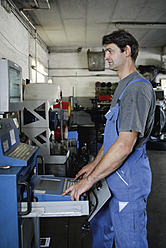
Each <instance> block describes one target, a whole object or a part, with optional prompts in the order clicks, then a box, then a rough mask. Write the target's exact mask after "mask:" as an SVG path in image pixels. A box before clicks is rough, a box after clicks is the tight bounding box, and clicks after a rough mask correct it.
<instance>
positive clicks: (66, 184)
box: [62, 178, 77, 193]
mask: <svg viewBox="0 0 166 248" xmlns="http://www.w3.org/2000/svg"><path fill="white" fill-rule="evenodd" d="M76 182H77V180H76V181H74V180H73V179H69V178H65V180H64V184H63V190H62V193H63V192H65V190H66V189H67V188H69V187H70V186H73V185H74V184H75V183H76Z"/></svg>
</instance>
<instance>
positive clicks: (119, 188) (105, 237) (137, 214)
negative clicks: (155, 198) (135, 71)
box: [90, 78, 152, 248]
mask: <svg viewBox="0 0 166 248" xmlns="http://www.w3.org/2000/svg"><path fill="white" fill-rule="evenodd" d="M136 81H139V82H140V81H145V82H147V83H149V84H150V82H149V81H147V80H146V79H143V78H139V79H138V78H137V79H135V80H133V81H131V82H130V83H129V84H128V85H127V86H126V87H125V89H124V90H123V92H122V93H121V95H120V97H119V100H121V99H122V96H123V93H124V91H125V90H126V88H127V87H128V86H129V85H130V84H132V83H134V82H136ZM106 119H107V121H106V126H105V132H104V151H103V155H105V154H106V152H107V151H108V149H109V148H110V147H111V146H112V145H113V144H114V143H115V142H116V140H117V139H118V136H119V103H117V104H116V106H115V107H110V110H109V112H108V113H107V114H106ZM106 180H107V184H108V186H109V188H110V190H111V192H112V195H113V196H112V198H111V200H110V201H109V202H107V203H106V204H105V205H104V206H103V207H102V209H101V210H100V211H99V212H98V213H97V214H96V216H95V217H94V218H93V219H92V220H91V223H90V224H91V233H92V243H91V248H111V247H112V245H113V241H114V239H115V246H116V248H147V247H148V243H147V231H146V224H147V215H146V201H147V197H148V195H149V193H150V191H151V181H152V176H151V170H150V165H149V160H148V158H147V156H146V144H144V145H143V146H142V147H139V148H135V150H134V151H133V152H132V153H131V154H130V156H129V157H128V158H127V159H126V160H125V161H124V163H123V165H122V166H121V167H120V168H119V169H118V170H116V171H115V172H114V173H112V174H111V175H109V176H108V177H107V178H106Z"/></svg>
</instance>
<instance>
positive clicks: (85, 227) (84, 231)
mask: <svg viewBox="0 0 166 248" xmlns="http://www.w3.org/2000/svg"><path fill="white" fill-rule="evenodd" d="M90 193H92V194H93V195H94V197H95V202H96V203H95V205H94V209H93V210H92V211H91V213H90V214H89V216H88V218H87V219H86V220H85V221H84V222H83V225H82V243H81V248H83V247H84V240H85V236H86V235H87V234H88V233H89V230H90V222H89V218H90V217H91V216H92V214H93V213H94V211H95V210H96V208H97V205H98V198H97V195H96V193H95V192H94V190H93V188H92V189H91V190H90V191H89V192H88V195H89V194H90Z"/></svg>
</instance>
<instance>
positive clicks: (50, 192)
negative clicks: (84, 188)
mask: <svg viewBox="0 0 166 248" xmlns="http://www.w3.org/2000/svg"><path fill="white" fill-rule="evenodd" d="M38 150H39V148H38V147H37V146H32V145H28V144H24V143H21V142H20V139H19V133H18V129H17V128H16V126H15V123H14V121H13V119H1V120H0V158H1V160H0V161H1V164H0V185H1V190H0V202H1V212H0V240H1V246H2V247H5V248H11V247H13V244H14V247H15V248H25V247H27V248H33V247H34V248H39V247H40V228H39V227H40V217H60V216H61V217H65V216H83V215H85V216H88V221H90V220H91V218H93V216H94V215H95V214H96V213H97V211H98V210H99V209H100V208H101V207H102V206H103V204H104V203H105V202H106V201H107V200H108V199H109V198H110V196H111V193H110V191H109V189H108V186H107V184H106V182H105V180H102V181H100V182H98V183H97V184H95V185H94V186H93V189H92V191H91V192H89V194H88V198H87V197H86V198H85V197H83V196H82V197H81V200H80V201H71V199H70V196H69V195H66V196H64V197H63V196H61V194H62V192H63V190H65V188H67V187H68V186H69V185H70V183H73V180H71V179H69V178H57V177H55V176H54V175H38V163H37V157H38ZM68 183H69V184H68ZM90 206H92V207H90ZM89 212H90V215H89Z"/></svg>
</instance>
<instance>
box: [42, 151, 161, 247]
mask: <svg viewBox="0 0 166 248" xmlns="http://www.w3.org/2000/svg"><path fill="white" fill-rule="evenodd" d="M147 154H148V156H149V160H150V163H151V169H152V173H153V184H152V191H151V194H150V196H149V199H148V206H147V213H148V242H149V248H166V151H152V150H149V151H147ZM54 169H55V168H54ZM57 170H58V171H60V170H61V171H63V170H64V171H65V168H63V167H62V166H61V167H60V168H58V169H57ZM84 219H85V217H74V218H67V217H66V218H41V219H40V226H41V237H51V243H50V246H49V247H50V248H82V234H81V226H82V223H83V221H84ZM90 240H91V235H90V233H89V234H88V235H87V236H86V237H85V239H84V246H83V247H84V248H90V247H91V246H90ZM96 248H97V247H96ZM133 248H134V247H133Z"/></svg>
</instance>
